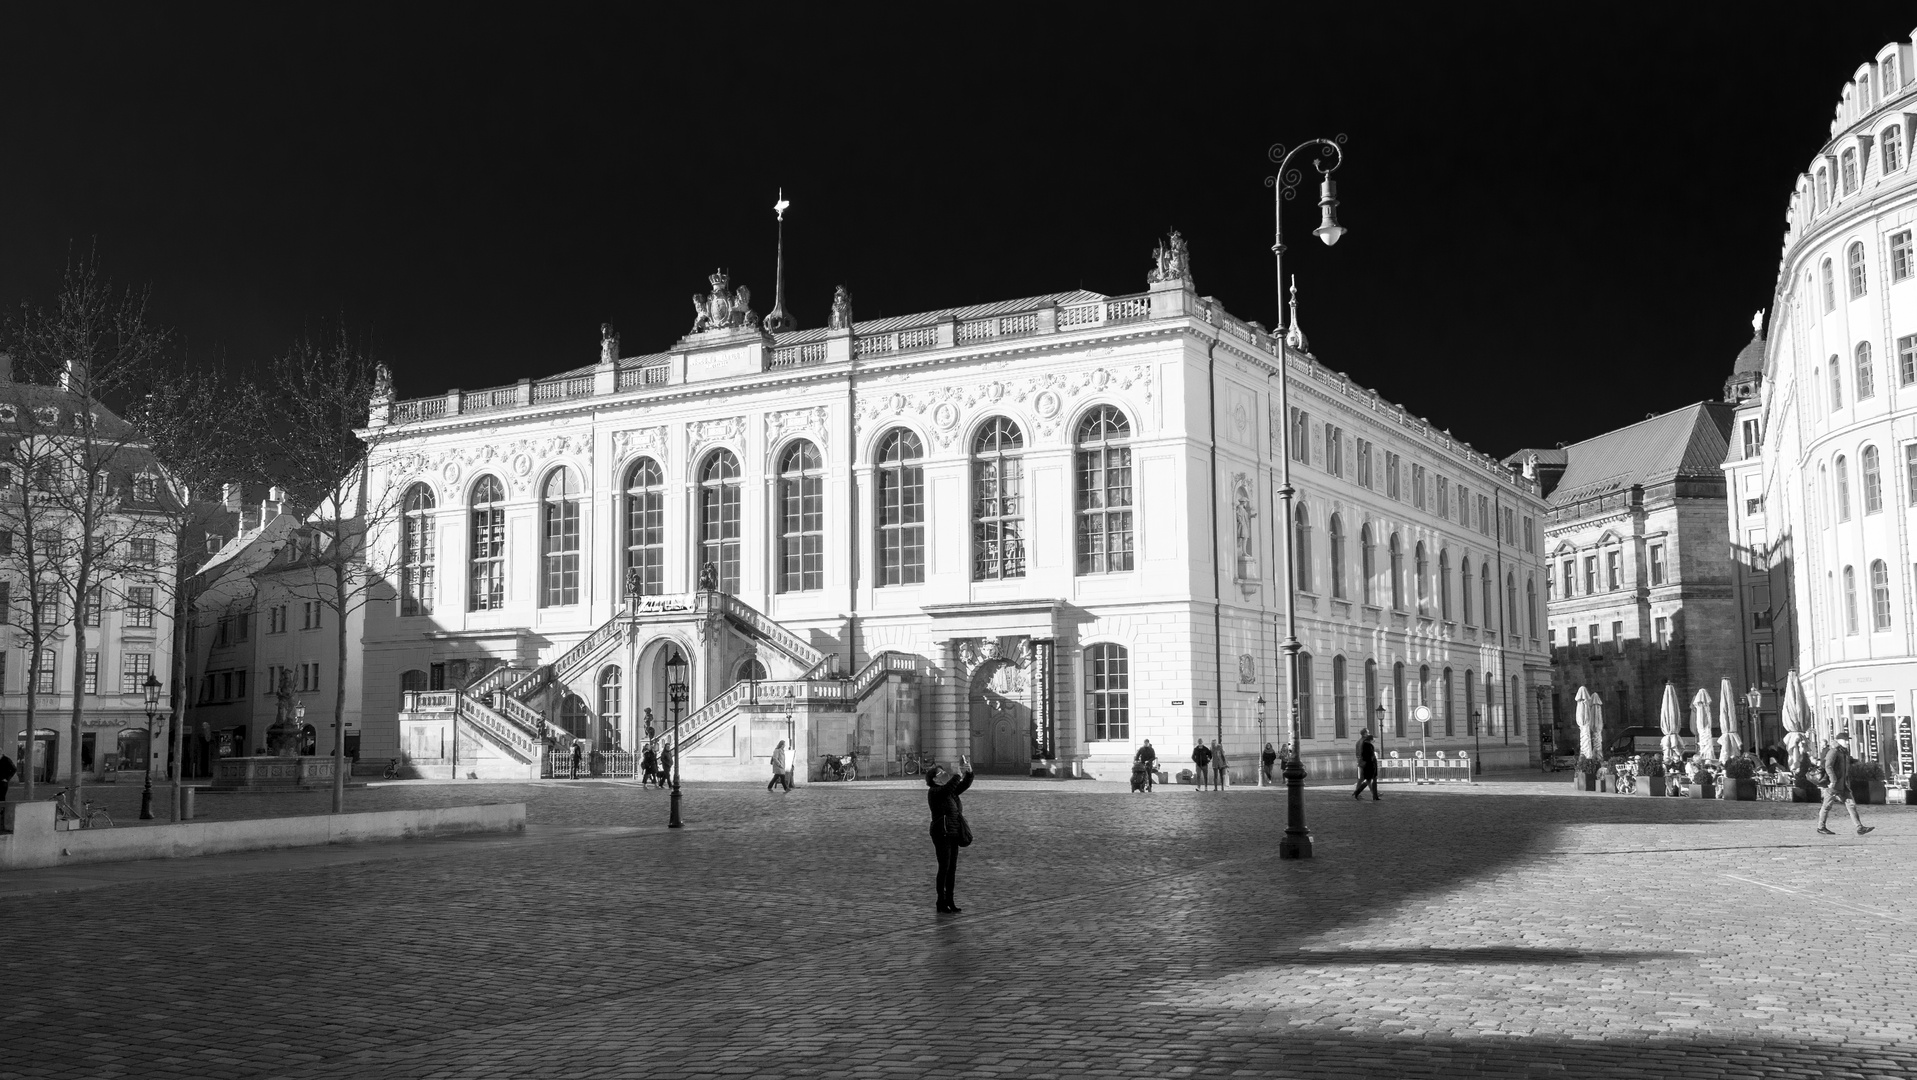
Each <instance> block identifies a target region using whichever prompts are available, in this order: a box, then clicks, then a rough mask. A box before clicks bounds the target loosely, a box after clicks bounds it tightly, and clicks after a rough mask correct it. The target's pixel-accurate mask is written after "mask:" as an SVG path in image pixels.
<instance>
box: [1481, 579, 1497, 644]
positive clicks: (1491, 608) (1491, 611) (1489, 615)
mask: <svg viewBox="0 0 1917 1080" xmlns="http://www.w3.org/2000/svg"><path fill="white" fill-rule="evenodd" d="M1478 581H1479V583H1480V584H1481V585H1482V586H1483V588H1482V592H1483V593H1484V608H1483V611H1484V628H1485V629H1486V630H1495V629H1496V627H1495V626H1494V625H1493V623H1492V619H1493V617H1494V616H1495V615H1496V614H1497V611H1498V598H1497V594H1495V593H1493V592H1492V591H1491V564H1490V563H1488V562H1481V563H1479V564H1478Z"/></svg>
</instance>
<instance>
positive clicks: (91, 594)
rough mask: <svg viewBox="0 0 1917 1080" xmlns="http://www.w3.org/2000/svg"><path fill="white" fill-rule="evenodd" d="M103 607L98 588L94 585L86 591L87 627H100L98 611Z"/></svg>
mask: <svg viewBox="0 0 1917 1080" xmlns="http://www.w3.org/2000/svg"><path fill="white" fill-rule="evenodd" d="M103 606H104V601H103V599H102V596H101V588H100V586H98V585H95V586H94V587H93V588H91V589H88V590H87V608H86V624H87V625H88V626H98V625H100V609H101V608H102V607H103Z"/></svg>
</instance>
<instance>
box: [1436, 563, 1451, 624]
mask: <svg viewBox="0 0 1917 1080" xmlns="http://www.w3.org/2000/svg"><path fill="white" fill-rule="evenodd" d="M1438 617H1439V618H1441V619H1443V620H1444V621H1445V622H1450V621H1451V553H1450V552H1449V551H1442V550H1441V551H1439V552H1438Z"/></svg>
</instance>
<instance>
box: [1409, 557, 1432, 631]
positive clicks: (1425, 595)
mask: <svg viewBox="0 0 1917 1080" xmlns="http://www.w3.org/2000/svg"><path fill="white" fill-rule="evenodd" d="M1412 554H1413V556H1414V558H1413V560H1412V571H1413V572H1414V573H1416V574H1417V575H1418V578H1417V581H1418V584H1417V588H1416V590H1415V591H1416V593H1417V596H1418V613H1419V614H1423V613H1424V610H1425V608H1426V607H1427V606H1428V605H1429V604H1430V601H1431V577H1430V575H1431V567H1430V565H1429V564H1427V563H1426V562H1425V558H1424V541H1423V540H1420V541H1418V544H1417V546H1416V547H1415V548H1413V549H1412Z"/></svg>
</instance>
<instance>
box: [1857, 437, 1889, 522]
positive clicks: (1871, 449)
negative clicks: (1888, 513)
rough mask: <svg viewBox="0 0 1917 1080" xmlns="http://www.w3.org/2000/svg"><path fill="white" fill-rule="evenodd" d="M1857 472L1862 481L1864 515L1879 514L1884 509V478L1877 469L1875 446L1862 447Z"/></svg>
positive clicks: (1881, 472) (1881, 471)
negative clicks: (1862, 450)
mask: <svg viewBox="0 0 1917 1080" xmlns="http://www.w3.org/2000/svg"><path fill="white" fill-rule="evenodd" d="M1858 472H1859V473H1860V475H1861V476H1862V478H1863V481H1864V513H1866V514H1876V513H1881V512H1882V511H1883V509H1884V477H1883V470H1881V469H1879V468H1878V462H1877V448H1876V447H1875V446H1866V447H1864V453H1863V455H1862V459H1861V461H1860V462H1859V465H1858Z"/></svg>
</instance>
